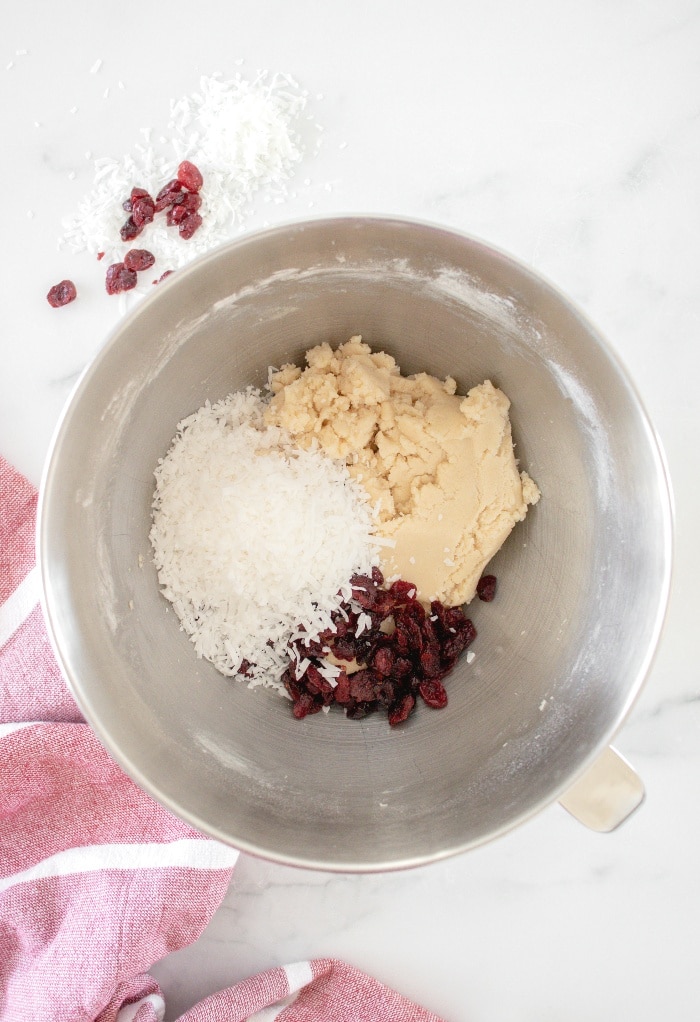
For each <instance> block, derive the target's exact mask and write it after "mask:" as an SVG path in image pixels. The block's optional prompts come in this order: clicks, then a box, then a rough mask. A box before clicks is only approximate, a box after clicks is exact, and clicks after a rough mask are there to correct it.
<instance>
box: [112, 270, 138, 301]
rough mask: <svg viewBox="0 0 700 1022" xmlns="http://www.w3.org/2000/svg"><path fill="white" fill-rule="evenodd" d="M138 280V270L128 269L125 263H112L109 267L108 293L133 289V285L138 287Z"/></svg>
mask: <svg viewBox="0 0 700 1022" xmlns="http://www.w3.org/2000/svg"><path fill="white" fill-rule="evenodd" d="M136 281H137V277H136V271H135V270H129V269H127V267H126V266H125V265H124V263H112V265H111V266H109V267H108V268H107V277H106V280H105V287H106V288H107V294H108V295H116V294H119V293H120V292H122V291H131V289H132V288H133V287H136Z"/></svg>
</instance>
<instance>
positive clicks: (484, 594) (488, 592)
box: [476, 575, 496, 603]
mask: <svg viewBox="0 0 700 1022" xmlns="http://www.w3.org/2000/svg"><path fill="white" fill-rule="evenodd" d="M476 595H477V596H478V597H479V599H480V600H483V601H484V603H490V602H491V600H492V599H493V598H494V596H495V595H496V576H495V575H482V577H481V578H480V579H479V581H478V582H477V584H476Z"/></svg>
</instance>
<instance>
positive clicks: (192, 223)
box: [177, 213, 202, 240]
mask: <svg viewBox="0 0 700 1022" xmlns="http://www.w3.org/2000/svg"><path fill="white" fill-rule="evenodd" d="M201 226H202V218H201V216H200V215H199V213H189V214H188V215H187V216H186V217H185V219H184V220H183V221H182V223H180V224H178V228H177V229H178V231H179V232H180V237H181V238H184V239H185V240H187V239H189V238H191V237H192V235H193V234H194V232H195V231H197V230H199V228H200V227H201Z"/></svg>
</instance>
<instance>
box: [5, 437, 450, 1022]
mask: <svg viewBox="0 0 700 1022" xmlns="http://www.w3.org/2000/svg"><path fill="white" fill-rule="evenodd" d="M36 504H37V494H36V491H35V490H34V488H33V487H32V486H31V485H30V484H29V483H28V482H27V480H26V479H24V478H23V477H22V476H21V475H20V474H19V473H17V472H16V471H15V470H14V469H13V468H12V467H11V466H10V465H8V463H7V462H6V461H4V460H3V459H2V457H0V1022H38V1020H41V1022H156V1020H158V1022H161V1020H162V1019H163V1018H164V1015H165V1004H164V1001H163V997H162V995H161V991H160V989H159V987H158V984H157V983H156V981H155V980H154V979H153V978H152V977H151V976H149V975H148V974H147V970H148V969H149V968H150V966H151V965H152V964H153V963H154V962H156V961H158V960H159V959H160V958H162V957H163V956H164V955H166V954H168V953H169V952H170V951H174V950H176V949H177V948H181V947H184V946H185V945H187V944H189V943H191V942H192V941H194V940H196V939H197V937H198V936H199V935H200V933H201V932H202V930H203V929H204V928H205V926H206V925H207V923H208V921H209V920H210V918H211V917H212V915H213V913H214V912H215V911H216V909H217V907H218V905H219V904H220V902H221V900H222V898H223V897H224V894H225V893H226V890H227V888H228V885H229V882H230V879H231V873H232V869H233V866H234V863H235V861H236V857H237V852H236V851H235V850H233V849H231V848H229V847H228V846H225V845H222V844H220V843H218V842H216V841H211V840H209V839H208V838H205V837H204V836H203V835H202V834H200V833H199V832H197V831H195V830H193V829H192V828H191V827H189V826H187V825H186V824H185V823H183V822H181V821H180V820H178V819H176V818H175V817H173V816H172V815H171V814H170V813H168V812H167V811H166V810H165V809H164V808H163V807H162V806H160V805H159V804H158V803H156V802H154V801H153V800H152V799H151V798H150V797H149V796H148V795H146V794H145V793H144V792H143V791H141V789H140V788H138V787H137V786H136V785H135V784H134V783H133V782H132V781H131V780H130V779H129V778H128V777H127V776H126V775H125V774H124V773H123V772H122V771H121V770H120V768H119V767H117V766H116V765H115V763H114V762H113V761H112V760H111V759H110V758H109V756H108V755H107V753H106V752H105V751H104V749H103V747H102V746H101V745H100V743H99V742H98V741H97V739H96V738H95V736H94V735H93V733H92V731H91V730H90V728H89V726H88V725H87V724H86V723H85V722H84V721H83V719H82V717H81V715H80V712H79V710H78V708H77V706H76V705H75V703H74V701H73V699H72V698H71V696H70V693H69V692H68V690H67V688H66V686H65V684H64V682H63V679H62V676H61V673H60V670H59V668H58V666H57V664H56V661H55V658H54V656H53V653H52V651H51V647H50V644H49V642H48V639H47V635H46V631H45V628H44V624H43V619H42V615H41V610H40V607H39V603H38V601H39V582H38V577H37V569H36V567H35V555H34V528H35V517H36ZM271 954H274V949H271ZM273 1019H276V1020H279V1022H390V1020H391V1022H441V1020H440V1019H439V1018H438V1016H437V1015H434V1014H433V1013H431V1012H429V1011H426V1010H425V1009H423V1008H421V1007H420V1006H418V1005H416V1004H414V1003H412V1002H411V1001H408V1000H407V999H406V998H404V997H403V996H401V995H400V994H398V993H396V992H395V991H394V990H392V989H390V988H389V987H387V986H385V985H384V984H382V983H380V982H379V981H377V980H375V979H373V978H371V977H370V976H368V975H366V974H365V973H363V972H361V971H360V970H358V969H356V968H354V967H352V966H350V965H348V964H346V963H344V962H340V961H337V960H334V959H330V958H328V959H314V960H311V961H307V962H297V963H295V964H292V965H287V966H284V967H278V968H273V969H270V970H269V971H268V972H264V973H262V974H260V975H258V976H254V977H252V978H250V979H247V980H245V981H243V982H242V983H238V984H237V985H235V986H233V987H228V988H227V989H225V990H222V991H219V992H218V993H215V994H213V995H212V996H211V997H208V998H206V999H205V1000H204V1001H201V1002H200V1003H199V1004H197V1005H196V1006H195V1007H194V1008H192V1009H190V1011H188V1012H187V1013H186V1014H185V1015H183V1016H181V1022H244V1020H248V1022H272V1020H273Z"/></svg>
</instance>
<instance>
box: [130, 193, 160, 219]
mask: <svg viewBox="0 0 700 1022" xmlns="http://www.w3.org/2000/svg"><path fill="white" fill-rule="evenodd" d="M134 191H136V189H134ZM155 213H156V204H155V201H154V200H153V199H152V198H151V196H150V195H149V194H148V193H146V194H145V195H143V196H138V197H136V198H133V192H132V199H131V219H132V220H133V221H134V223H135V224H136V226H137V227H145V226H146V224H150V223H151V222H152V220H153V217H154V216H155Z"/></svg>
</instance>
